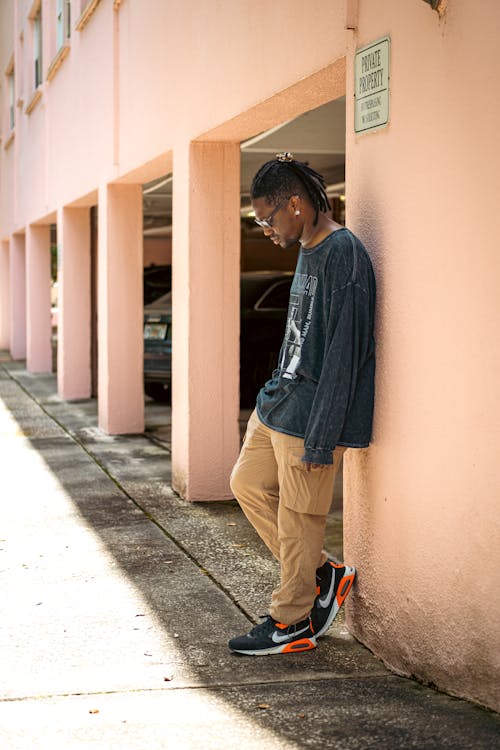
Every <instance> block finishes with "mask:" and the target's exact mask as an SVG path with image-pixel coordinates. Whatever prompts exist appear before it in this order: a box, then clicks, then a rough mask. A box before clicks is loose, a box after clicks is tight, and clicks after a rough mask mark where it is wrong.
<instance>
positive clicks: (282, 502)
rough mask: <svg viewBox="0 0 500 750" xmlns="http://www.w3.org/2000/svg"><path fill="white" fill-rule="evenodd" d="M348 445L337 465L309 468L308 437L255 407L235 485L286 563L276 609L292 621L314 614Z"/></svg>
mask: <svg viewBox="0 0 500 750" xmlns="http://www.w3.org/2000/svg"><path fill="white" fill-rule="evenodd" d="M344 452H345V448H342V447H340V446H339V447H337V448H336V449H335V451H334V454H333V465H331V466H326V467H322V468H320V469H311V471H306V470H305V468H304V464H303V463H302V460H301V459H302V456H303V455H304V441H303V440H302V438H297V437H293V436H291V435H284V434H283V433H281V432H277V431H276V430H271V429H269V427H266V425H264V424H262V422H261V421H260V420H259V418H258V416H257V413H256V411H254V412H253V413H252V415H251V417H250V419H249V421H248V425H247V432H246V435H245V440H244V442H243V447H242V449H241V453H240V456H239V458H238V461H237V462H236V465H235V467H234V469H233V471H232V474H231V489H232V491H233V493H234V496H235V497H236V499H237V500H238V502H239V504H240V506H241V508H242V510H243V512H244V513H245V515H246V517H247V518H248V520H249V521H250V523H251V524H252V526H253V527H254V528H255V530H256V531H257V533H258V534H259V536H260V537H261V538H262V540H263V541H264V543H265V544H266V545H267V547H268V548H269V549H270V550H271V552H272V554H273V555H274V556H275V557H276V559H277V560H278V561H279V563H280V566H281V582H280V585H279V586H278V587H277V588H276V589H275V590H274V591H273V595H272V601H271V608H270V614H271V616H272V617H274V619H275V620H278V621H279V622H282V623H286V624H287V625H292V624H294V623H296V622H300V620H303V619H304V618H305V617H307V615H308V614H309V612H310V610H311V608H312V606H313V603H314V599H315V597H316V568H319V567H320V566H321V565H323V563H324V562H326V560H327V553H326V552H325V551H324V550H323V542H324V534H325V526H326V519H327V516H328V511H329V510H330V506H331V503H332V499H333V485H334V482H335V476H336V474H337V471H338V469H339V466H340V464H341V461H342V456H343V454H344Z"/></svg>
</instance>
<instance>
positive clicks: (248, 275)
mask: <svg viewBox="0 0 500 750" xmlns="http://www.w3.org/2000/svg"><path fill="white" fill-rule="evenodd" d="M292 279H293V273H292V272H287V271H247V272H244V273H242V274H241V286H240V296H241V309H240V404H241V406H243V407H251V406H253V404H254V403H255V396H256V394H257V392H258V390H259V388H260V387H261V386H262V385H263V383H264V382H265V381H266V380H267V378H268V377H269V376H270V375H271V373H272V371H273V369H274V368H275V367H276V363H277V360H278V354H279V350H280V347H281V342H282V340H283V335H284V332H285V325H286V316H287V310H288V298H289V295H290V287H291V284H292ZM171 364H172V297H171V292H168V293H167V294H164V295H163V296H162V297H160V298H159V299H158V300H156V301H155V302H152V303H151V304H149V305H146V306H145V308H144V390H145V392H146V394H147V395H148V396H151V397H152V398H154V399H157V400H167V399H168V398H169V395H170V383H171V375H172V368H171Z"/></svg>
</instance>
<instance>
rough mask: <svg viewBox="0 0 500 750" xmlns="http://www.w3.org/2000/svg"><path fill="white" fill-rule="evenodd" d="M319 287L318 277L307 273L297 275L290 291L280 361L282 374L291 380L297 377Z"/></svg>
mask: <svg viewBox="0 0 500 750" xmlns="http://www.w3.org/2000/svg"><path fill="white" fill-rule="evenodd" d="M317 287H318V277H317V276H311V275H310V274H307V273H298V274H296V275H295V277H294V280H293V284H292V288H291V291H290V304H289V306H288V319H287V322H286V331H285V339H284V342H283V347H282V350H281V359H280V363H279V371H280V376H281V377H282V378H288V379H289V380H291V379H293V378H294V377H295V372H296V370H297V367H298V366H299V362H300V356H301V352H302V346H303V344H304V341H305V340H306V337H307V333H308V331H309V327H310V325H311V318H312V311H313V307H314V300H315V296H316V289H317Z"/></svg>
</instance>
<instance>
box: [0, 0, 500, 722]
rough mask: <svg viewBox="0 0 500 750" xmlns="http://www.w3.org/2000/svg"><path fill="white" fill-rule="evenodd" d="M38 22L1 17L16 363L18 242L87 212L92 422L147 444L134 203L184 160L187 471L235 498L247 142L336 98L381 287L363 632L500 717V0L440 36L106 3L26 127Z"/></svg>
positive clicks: (177, 210) (384, 16)
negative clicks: (93, 273)
mask: <svg viewBox="0 0 500 750" xmlns="http://www.w3.org/2000/svg"><path fill="white" fill-rule="evenodd" d="M73 5H74V6H76V5H77V3H76V2H75V3H73ZM78 5H79V4H78ZM31 6H32V3H31V1H28V0H23V2H20V3H14V1H13V0H10V1H9V2H3V3H1V4H0V70H1V71H5V70H6V68H7V65H8V62H9V59H10V56H11V54H12V52H14V53H15V66H16V82H17V92H16V95H17V98H18V101H19V102H20V105H19V107H18V108H17V109H16V117H17V122H16V128H15V137H14V138H11V137H10V133H9V128H8V126H7V121H6V90H5V77H4V78H3V79H2V92H1V101H2V111H1V112H0V117H1V135H2V143H1V144H0V169H1V174H2V180H1V182H0V240H2V241H3V242H4V243H8V247H9V260H10V266H9V268H10V270H9V274H10V277H9V278H10V293H11V294H10V307H9V312H10V317H11V319H10V321H9V332H10V342H11V343H10V345H11V348H13V350H14V352H15V356H19V357H22V356H24V352H25V342H26V336H25V334H26V325H25V322H24V319H23V314H25V311H26V307H25V305H24V294H25V291H26V284H25V283H24V284H23V279H24V282H25V280H26V278H25V270H24V269H25V233H26V232H27V231H28V227H29V226H30V225H33V224H37V225H41V224H46V225H47V224H49V223H55V221H56V216H61V213H60V212H61V211H62V209H64V208H65V207H67V206H78V207H82V208H83V207H85V206H86V207H88V206H90V205H96V204H97V203H98V202H99V222H100V226H99V232H100V240H99V264H100V279H99V303H98V304H99V320H100V329H99V347H100V349H99V368H100V370H99V382H100V385H99V413H100V424H101V426H102V427H103V428H104V429H108V431H110V432H126V431H133V430H136V429H140V427H141V424H142V418H143V417H142V408H143V405H141V398H142V393H141V384H140V379H141V373H140V365H138V358H140V351H141V345H142V341H141V325H140V315H141V304H140V278H139V274H140V269H141V268H142V262H143V260H144V259H143V258H142V257H141V239H140V198H139V193H138V186H139V185H140V183H141V182H146V181H148V180H151V179H154V178H155V177H160V176H162V175H163V174H165V172H167V171H169V170H170V169H171V168H172V164H173V165H174V236H173V250H172V252H173V266H174V269H173V284H174V311H173V315H174V318H175V320H176V325H175V326H174V336H175V338H174V401H173V411H172V420H173V474H174V483H175V484H176V486H177V488H178V489H179V491H181V492H182V493H183V494H184V495H185V496H186V497H187V498H188V499H190V500H205V499H216V498H222V497H225V496H227V495H228V492H229V488H228V481H227V480H228V469H229V466H230V464H231V461H232V460H233V459H234V456H235V454H236V452H237V448H238V434H237V424H236V417H237V411H238V387H237V378H238V374H237V362H238V356H237V351H238V283H237V279H238V272H239V232H238V221H239V196H238V174H237V170H238V159H237V152H238V143H239V142H240V141H241V140H243V139H245V138H249V137H251V136H253V135H256V134H257V133H259V132H261V131H262V130H265V129H266V128H270V127H273V126H275V125H278V124H280V123H282V122H284V121H286V120H288V119H290V118H293V117H295V116H297V115H299V114H301V113H303V112H305V111H308V110H310V109H312V108H314V107H316V106H319V105H321V104H323V103H325V102H328V101H330V100H332V99H335V98H337V97H339V96H341V95H343V94H344V93H345V94H346V95H347V99H346V101H347V128H346V132H347V136H346V137H347V142H346V170H347V211H348V217H347V218H348V224H349V225H350V226H351V227H352V228H353V229H354V230H356V231H357V232H358V233H359V234H360V236H361V237H362V238H363V239H364V240H365V242H366V245H367V247H368V248H369V250H370V252H371V253H372V256H373V259H374V264H375V268H376V274H377V279H378V289H379V304H378V317H377V339H378V373H377V403H376V415H375V431H374V442H373V446H372V447H371V448H370V449H369V450H368V451H359V452H351V455H350V456H349V457H348V458H346V472H345V474H346V491H345V498H346V501H345V503H346V507H345V532H346V539H345V549H346V555H347V557H348V558H349V560H350V561H351V562H352V563H354V564H355V565H356V566H357V568H358V570H359V578H358V584H357V587H356V589H355V593H354V594H353V596H352V597H351V602H350V606H349V607H348V622H349V627H350V628H351V630H352V631H353V632H354V634H355V635H356V636H357V637H358V638H360V639H361V640H362V641H363V642H365V643H366V644H367V645H368V646H369V647H370V648H372V649H373V650H374V651H375V652H376V653H377V654H379V655H380V656H381V657H382V658H383V659H384V660H385V661H386V662H387V663H388V664H390V665H391V667H393V668H394V669H395V670H397V671H400V672H402V673H405V674H415V675H417V676H418V677H419V678H421V679H423V680H426V681H432V682H434V683H435V684H437V685H438V687H441V688H443V689H446V690H449V691H451V692H454V693H457V694H461V695H465V696H467V697H470V698H472V699H474V700H477V701H479V702H482V703H485V704H487V705H490V706H493V707H496V708H497V709H498V708H500V697H499V694H498V684H499V683H500V679H499V678H500V665H499V663H498V654H499V653H500V648H499V642H498V638H499V628H498V622H499V621H500V601H499V595H498V591H499V588H500V587H498V585H496V586H495V585H494V582H495V574H494V573H492V571H495V572H496V570H497V569H498V568H499V563H500V560H499V556H500V544H499V541H500V538H499V537H500V535H499V522H500V515H499V510H498V507H497V506H498V498H499V495H500V486H499V481H498V471H497V464H498V459H497V456H498V444H499V434H498V424H499V423H500V419H499V417H500V414H499V411H500V406H499V401H498V397H497V395H496V389H495V382H494V374H495V373H496V372H497V371H498V366H499V364H500V363H499V358H500V355H499V349H498V333H497V331H498V327H499V326H498V324H499V322H500V320H499V317H500V316H499V304H498V295H497V294H496V280H497V279H498V274H499V271H500V268H499V265H500V261H499V257H498V253H497V252H496V246H497V237H498V227H497V224H498V220H497V218H496V217H497V212H498V209H497V206H498V204H499V198H500V184H499V178H498V174H499V170H498V164H497V162H498V156H497V153H496V151H497V149H496V144H497V140H498V138H497V133H496V125H497V123H498V120H499V115H500V112H499V110H500V100H498V99H497V98H495V97H494V96H491V91H492V90H493V87H494V83H495V81H496V80H497V78H498V73H499V62H498V56H497V55H496V53H495V49H496V36H495V34H496V30H497V29H498V25H499V22H500V7H499V6H498V3H497V2H496V0H483V2H482V3H480V4H477V3H470V2H468V0H450V1H449V3H448V11H447V13H446V14H445V15H444V17H443V18H442V19H439V17H438V15H437V14H436V13H434V12H433V11H432V10H431V9H430V7H429V5H427V4H426V3H424V2H422V0H406V1H405V2H404V3H402V2H401V0H359V3H358V2H354V1H353V0H338V2H331V0H312V2H309V3H306V4H304V3H301V2H299V0H277V2H273V3H265V2H263V0H253V1H252V2H238V3H235V2H232V1H231V0H223V1H222V2H219V3H217V4H216V7H217V12H214V8H213V5H212V4H211V3H206V2H202V0H187V1H186V2H183V3H165V2H163V1H162V0H148V3H147V4H145V3H144V2H141V1H140V0H126V1H125V2H123V3H121V4H119V6H120V7H119V9H118V10H113V3H111V2H108V1H107V0H101V2H100V3H98V5H97V7H96V10H95V12H94V14H93V16H92V18H91V19H90V21H89V23H88V25H87V26H85V28H84V29H83V30H82V31H79V32H77V31H73V33H72V37H71V49H70V51H69V54H68V56H67V58H66V59H65V60H64V61H63V62H62V65H61V67H60V69H59V70H58V71H57V73H56V75H55V77H54V78H53V80H52V81H50V82H49V81H46V80H44V82H43V84H42V87H41V92H42V98H41V100H40V102H39V103H38V104H37V106H36V107H35V109H34V110H33V112H32V113H31V114H30V115H28V114H26V112H25V107H26V103H27V102H29V101H30V99H31V96H32V94H33V86H32V81H31V75H30V73H29V71H30V70H31V66H32V61H31V58H30V54H31V53H30V46H29V45H30V23H29V21H28V20H27V13H28V10H29V8H30V7H31ZM356 7H359V12H358V13H357V14H356ZM43 8H44V9H45V12H46V13H47V14H50V8H51V3H50V2H48V1H47V0H43ZM346 11H349V14H350V16H351V20H353V23H352V24H350V25H353V26H355V27H356V28H355V29H354V30H347V29H346V28H345V19H346ZM76 15H78V13H75V16H76ZM46 17H47V18H48V17H49V16H48V15H47V16H46ZM13 24H14V25H13ZM7 28H8V29H10V32H9V33H7V32H6V31H5V29H7ZM21 32H23V41H22V42H21V36H20V34H21ZM51 34H52V36H51ZM385 35H390V37H391V56H392V65H391V83H390V87H391V104H390V106H391V115H390V123H389V126H388V127H387V128H385V129H384V130H381V131H379V132H377V133H372V134H365V135H362V136H355V135H354V132H353V124H352V123H353V112H352V109H353V87H352V80H353V57H354V52H355V49H356V48H357V47H360V46H362V45H364V44H366V43H368V42H370V41H372V40H374V39H377V38H379V37H382V36H385ZM46 39H47V40H48V41H47V45H48V48H49V49H50V48H51V44H53V42H52V41H51V40H52V39H53V31H52V32H51V31H50V29H49V30H48V31H47V32H46ZM193 40H196V41H195V43H193ZM50 63H51V56H50V54H49V55H48V56H46V57H45V60H44V70H45V71H46V70H47V68H48V66H49V65H50ZM23 70H24V72H23V73H22V71H23ZM283 145H284V147H286V144H283ZM115 183H123V184H124V186H125V187H126V189H124V190H123V191H115V190H114V188H115V187H117V185H116V184H115ZM129 188H130V190H129ZM127 227H128V230H127ZM58 241H60V238H58ZM64 242H65V244H68V243H69V246H68V247H63V248H62V250H63V252H64V253H66V257H69V256H68V254H67V253H70V252H71V245H72V241H71V233H69V234H68V236H67V238H66V239H65V240H64ZM4 247H5V245H4ZM2 267H4V265H2ZM113 279H115V280H116V279H120V283H123V284H124V286H125V288H126V289H127V290H128V295H129V297H130V299H131V301H132V302H131V305H129V306H127V305H125V304H124V302H123V297H122V296H120V294H119V289H118V287H117V282H116V281H115V282H114V281H113ZM494 285H495V286H494ZM2 288H3V287H2V286H1V285H0V289H2ZM13 291H15V294H13ZM66 299H67V300H68V302H67V305H68V304H71V302H70V300H71V295H67V297H66ZM121 305H123V307H120V306H121ZM0 309H4V308H3V307H1V306H0ZM28 309H30V308H29V305H28ZM68 314H69V313H68ZM72 314H73V317H72V318H71V321H72V323H71V324H72V325H77V323H78V321H77V319H76V318H75V317H74V310H73V311H72ZM85 314H87V315H88V313H85ZM68 320H69V319H68ZM207 321H208V322H209V323H210V336H211V337H212V338H211V339H210V340H209V341H208V340H207ZM125 326H127V338H125V336H124V331H125ZM31 333H32V332H31ZM28 340H29V341H33V339H30V338H29V337H28ZM67 351H68V350H67ZM205 365H206V366H205ZM68 367H69V365H68ZM124 372H126V373H127V376H126V377H122V373H124ZM67 374H68V378H66V379H65V378H61V379H60V382H61V383H64V384H65V385H64V386H61V387H64V388H67V392H68V393H70V392H72V390H71V389H72V383H71V382H70V380H71V378H70V370H69V369H68V372H67ZM207 477H208V478H209V481H206V479H207Z"/></svg>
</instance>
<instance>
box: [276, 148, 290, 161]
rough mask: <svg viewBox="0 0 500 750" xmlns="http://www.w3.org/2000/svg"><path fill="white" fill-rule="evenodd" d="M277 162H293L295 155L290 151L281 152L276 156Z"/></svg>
mask: <svg viewBox="0 0 500 750" xmlns="http://www.w3.org/2000/svg"><path fill="white" fill-rule="evenodd" d="M276 161H280V162H290V161H293V154H291V153H290V151H280V153H279V154H276Z"/></svg>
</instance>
